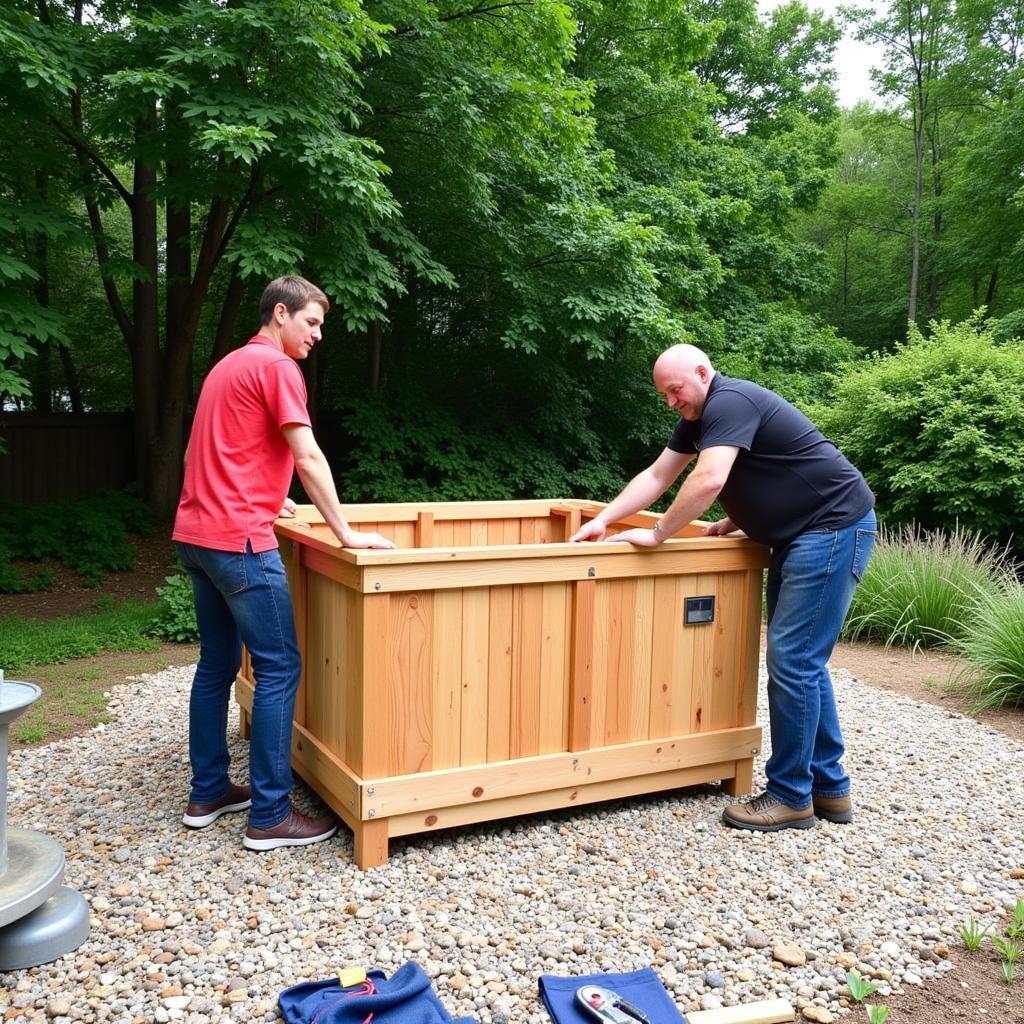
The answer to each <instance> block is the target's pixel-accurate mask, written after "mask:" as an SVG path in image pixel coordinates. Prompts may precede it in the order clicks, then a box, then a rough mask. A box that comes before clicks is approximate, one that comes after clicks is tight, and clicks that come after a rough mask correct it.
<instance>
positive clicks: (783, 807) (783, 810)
mask: <svg viewBox="0 0 1024 1024" xmlns="http://www.w3.org/2000/svg"><path fill="white" fill-rule="evenodd" d="M722 821H724V822H725V823H726V825H729V826H730V827H731V828H747V829H752V830H753V831H754V832H778V831H779V829H781V828H814V826H815V824H816V822H815V819H814V807H813V805H808V806H807V807H805V808H804V809H803V810H802V811H798V810H796V808H794V807H789V806H788V805H787V804H783V803H779V801H778V800H776V799H775V797H773V796H769V795H768V794H767V793H762V794H761V795H760V796H756V797H754V799H753V800H751V801H750V802H749V803H746V804H730V805H729V806H728V807H726V809H725V810H724V811H722Z"/></svg>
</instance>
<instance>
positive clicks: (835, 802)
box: [813, 796, 853, 825]
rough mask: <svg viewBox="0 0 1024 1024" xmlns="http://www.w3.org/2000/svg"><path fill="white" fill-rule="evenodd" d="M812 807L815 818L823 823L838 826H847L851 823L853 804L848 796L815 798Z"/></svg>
mask: <svg viewBox="0 0 1024 1024" xmlns="http://www.w3.org/2000/svg"><path fill="white" fill-rule="evenodd" d="M813 806H814V813H815V816H816V817H819V818H824V820H825V821H834V822H836V823H837V824H839V825H849V823H850V822H851V821H853V803H852V802H851V800H850V798H849V796H816V797H814V804H813Z"/></svg>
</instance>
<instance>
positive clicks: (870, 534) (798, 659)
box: [764, 511, 877, 810]
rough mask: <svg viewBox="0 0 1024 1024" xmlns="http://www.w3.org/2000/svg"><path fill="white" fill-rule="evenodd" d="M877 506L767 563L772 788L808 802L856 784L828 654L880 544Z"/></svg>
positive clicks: (805, 537)
mask: <svg viewBox="0 0 1024 1024" xmlns="http://www.w3.org/2000/svg"><path fill="white" fill-rule="evenodd" d="M876 531H877V526H876V523H875V513H874V512H873V511H872V512H868V514H867V515H866V516H864V518H863V519H861V520H860V522H857V523H854V524H853V525H852V526H845V527H843V529H841V530H809V531H807V532H806V533H801V534H800V535H799V536H798V537H796V538H795V539H794V540H792V541H790V543H789V544H787V545H785V546H784V547H781V548H777V549H775V550H773V551H772V558H771V565H770V566H769V569H768V645H767V662H768V712H769V718H770V728H771V737H772V756H771V757H770V758H768V763H767V764H766V765H765V769H764V770H765V775H766V776H767V778H768V793H769V794H770V795H771V796H773V797H775V799H776V800H781V801H782V803H784V804H788V805H789V806H790V807H795V808H797V809H799V810H803V809H804V808H805V807H807V806H808V805H809V804H810V802H811V797H812V795H815V796H825V797H836V796H845V795H846V794H847V793H849V792H850V778H849V776H848V775H847V774H846V772H845V771H844V770H843V766H842V764H841V763H840V760H841V758H842V756H843V753H844V749H845V748H844V746H843V734H842V732H841V731H840V728H839V715H838V712H837V711H836V701H835V695H834V694H833V692H832V677H831V676H830V675H829V672H828V659H829V658H830V657H831V656H832V648H833V647H834V646H835V643H836V640H837V639H838V638H839V630H840V629H841V628H842V625H843V620H844V619H845V618H846V613H847V611H848V610H849V607H850V601H851V600H852V599H853V592H854V590H855V589H856V587H857V584H858V583H859V582H860V579H861V577H862V576H863V575H864V570H865V569H866V568H867V565H868V559H870V557H871V549H872V548H873V547H874V544H875V534H876Z"/></svg>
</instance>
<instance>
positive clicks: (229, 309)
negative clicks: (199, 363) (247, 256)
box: [206, 268, 245, 373]
mask: <svg viewBox="0 0 1024 1024" xmlns="http://www.w3.org/2000/svg"><path fill="white" fill-rule="evenodd" d="M244 295H245V282H244V281H243V280H242V279H241V277H239V276H238V270H237V268H236V269H235V270H234V271H233V272H232V274H231V280H230V281H229V282H228V290H227V291H226V292H225V294H224V302H223V303H222V305H221V307H220V319H219V320H218V321H217V336H216V337H215V338H214V342H213V351H212V352H211V353H210V363H209V365H208V366H207V368H206V372H207V373H209V372H210V370H212V369H213V367H214V366H215V365H216V364H217V363H219V362H220V361H221V360H222V359H223V358H224V357H225V356H226V355H227V354H228V353H229V352H230V351H231V348H232V342H233V341H234V340H235V323H236V321H237V320H238V310H239V307H240V306H241V304H242V297H243V296H244Z"/></svg>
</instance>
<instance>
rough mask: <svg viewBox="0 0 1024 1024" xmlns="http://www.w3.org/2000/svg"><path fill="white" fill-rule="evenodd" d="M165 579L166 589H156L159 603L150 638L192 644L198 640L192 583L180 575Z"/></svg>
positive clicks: (186, 577)
mask: <svg viewBox="0 0 1024 1024" xmlns="http://www.w3.org/2000/svg"><path fill="white" fill-rule="evenodd" d="M166 579H167V586H166V587H157V588H156V592H157V594H158V595H159V597H160V603H159V604H158V605H157V610H156V616H155V618H154V619H153V624H152V626H151V628H150V636H155V637H159V638H160V639H161V640H170V641H172V642H173V643H178V644H188V643H194V642H195V641H196V640H198V639H199V626H198V625H197V623H196V606H195V602H194V601H193V598H192V581H191V580H190V579H189V578H188V576H183V575H181V574H180V573H179V574H178V575H177V576H168V577H166Z"/></svg>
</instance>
